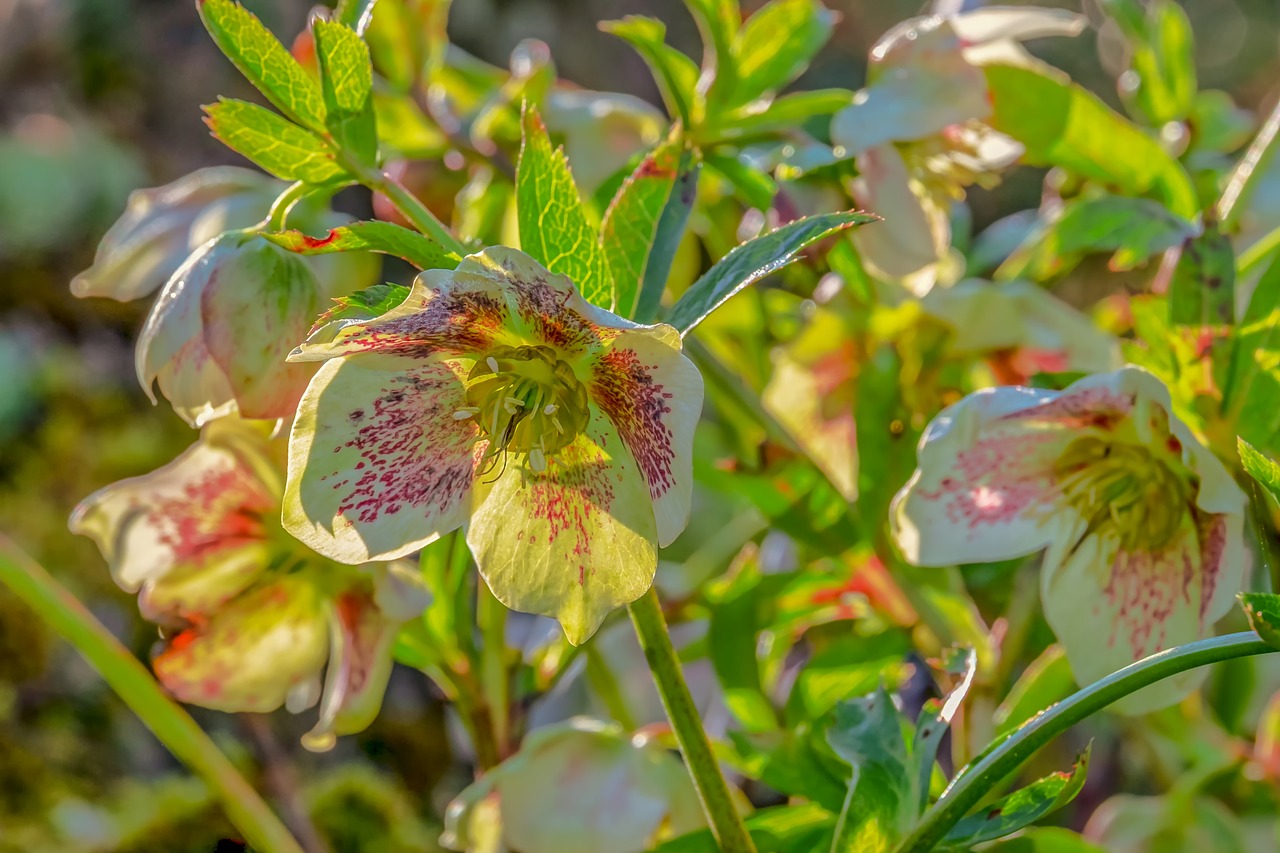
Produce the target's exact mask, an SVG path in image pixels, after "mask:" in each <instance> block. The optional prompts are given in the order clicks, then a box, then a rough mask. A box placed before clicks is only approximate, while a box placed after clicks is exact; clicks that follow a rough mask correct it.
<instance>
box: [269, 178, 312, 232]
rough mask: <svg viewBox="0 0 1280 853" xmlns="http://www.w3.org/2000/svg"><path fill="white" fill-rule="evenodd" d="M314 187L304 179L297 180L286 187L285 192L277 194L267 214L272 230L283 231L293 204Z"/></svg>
mask: <svg viewBox="0 0 1280 853" xmlns="http://www.w3.org/2000/svg"><path fill="white" fill-rule="evenodd" d="M312 189H313V187H312V186H311V185H310V184H307V183H305V182H304V181H297V182H295V183H292V184H290V185H289V186H287V187H285V190H284V192H282V193H280V195H278V196H276V200H275V201H273V202H272V203H271V212H270V213H268V214H267V227H268V228H269V229H271V230H272V231H283V230H284V227H285V220H286V219H288V217H289V211H291V210H293V206H294V205H295V204H297V203H298V202H299V201H301V200H302V199H303V197H304V196H306V195H307V194H308V193H310V192H311V190H312Z"/></svg>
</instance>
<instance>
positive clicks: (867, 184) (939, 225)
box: [831, 7, 1085, 295]
mask: <svg viewBox="0 0 1280 853" xmlns="http://www.w3.org/2000/svg"><path fill="white" fill-rule="evenodd" d="M1084 24H1085V19H1084V18H1083V17H1081V16H1080V15H1077V14H1074V13H1072V12H1067V11H1065V10H1061V9H1036V8H1030V7H1028V8H1016V7H1011V8H987V9H979V10H976V11H972V12H964V13H960V14H948V15H931V16H928V17H923V18H912V19H910V20H907V21H903V22H902V23H901V24H899V25H898V26H896V27H894V28H893V29H892V30H890V31H889V32H888V33H886V34H885V35H884V36H883V37H882V38H881V39H880V40H879V41H878V42H876V44H875V45H874V46H873V47H872V49H871V56H870V64H869V68H868V79H869V83H868V85H867V87H866V88H864V89H862V90H860V91H859V92H858V93H857V94H856V95H855V96H854V101H853V103H852V104H851V105H850V106H848V107H846V108H844V109H843V110H841V111H840V112H839V113H837V114H836V115H835V117H834V118H833V120H832V125H831V139H832V142H833V143H834V144H835V145H836V146H838V147H839V148H840V149H841V153H842V156H846V157H849V156H851V157H854V159H855V161H856V163H857V167H858V177H857V178H856V179H854V181H853V182H852V184H851V190H852V192H853V195H854V198H855V199H856V200H857V202H858V204H859V206H862V207H865V208H867V209H868V210H874V211H876V212H877V213H879V214H880V215H881V216H883V217H884V220H885V221H884V222H883V223H881V224H880V225H877V226H876V227H874V228H866V229H861V230H859V231H858V232H856V233H855V234H854V235H853V240H854V242H855V243H856V244H857V246H858V248H859V250H860V251H861V253H862V257H863V261H864V262H865V263H866V264H867V265H868V268H869V269H871V270H872V271H873V272H875V273H877V274H878V275H880V276H882V277H884V278H888V279H892V280H900V281H902V282H903V283H904V284H906V285H907V287H908V288H909V289H911V290H912V291H913V292H915V293H916V294H917V295H920V294H923V293H925V292H927V291H928V289H929V288H930V287H932V286H933V284H934V283H935V282H936V281H938V280H939V279H943V280H946V279H948V278H949V277H950V273H949V271H948V268H949V266H951V265H949V264H947V263H944V262H945V261H947V260H948V252H949V248H950V245H951V226H950V222H949V207H950V204H951V202H952V201H953V200H959V199H963V198H964V188H965V187H967V186H969V185H971V184H975V183H976V184H979V185H983V186H990V185H993V184H994V183H995V182H997V181H998V173H999V171H1000V170H1001V169H1003V168H1004V167H1006V166H1008V165H1010V164H1011V163H1013V162H1014V161H1015V160H1016V159H1017V158H1018V157H1019V156H1021V154H1022V146H1021V145H1019V144H1018V143H1017V142H1015V141H1014V140H1012V139H1010V138H1009V137H1007V136H1005V135H1004V134H1001V133H998V132H996V131H995V130H993V129H992V128H991V127H989V126H988V125H987V124H985V123H984V122H985V120H986V119H988V118H989V117H990V116H991V113H992V105H991V93H990V91H989V90H988V88H987V83H986V78H985V76H984V75H983V72H982V68H981V66H982V65H984V64H989V63H993V62H1001V63H1014V64H1026V63H1030V62H1034V60H1032V59H1031V58H1030V56H1029V55H1028V54H1027V53H1026V52H1025V51H1024V50H1023V49H1022V47H1021V46H1020V44H1019V42H1021V41H1024V40H1027V39H1032V38H1041V37H1044V36H1074V35H1077V34H1079V33H1080V32H1081V30H1083V28H1084ZM950 280H953V281H954V278H951V279H950Z"/></svg>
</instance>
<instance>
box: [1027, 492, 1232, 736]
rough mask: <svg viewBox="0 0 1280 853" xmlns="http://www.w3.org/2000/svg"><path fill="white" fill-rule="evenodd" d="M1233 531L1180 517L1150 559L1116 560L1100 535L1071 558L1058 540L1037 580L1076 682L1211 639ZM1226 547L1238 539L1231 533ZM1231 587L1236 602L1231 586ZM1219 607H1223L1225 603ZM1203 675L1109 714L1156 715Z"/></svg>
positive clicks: (1210, 520)
mask: <svg viewBox="0 0 1280 853" xmlns="http://www.w3.org/2000/svg"><path fill="white" fill-rule="evenodd" d="M1231 523H1232V522H1231V521H1230V519H1229V518H1228V517H1227V516H1221V515H1219V516H1205V515H1201V514H1198V513H1197V514H1195V516H1193V514H1192V512H1190V511H1188V512H1187V513H1186V514H1185V515H1184V518H1183V523H1182V527H1181V529H1180V530H1179V532H1178V533H1177V535H1176V536H1175V537H1174V539H1173V541H1171V542H1170V543H1169V544H1168V545H1166V546H1165V547H1164V548H1162V549H1160V550H1158V551H1155V552H1133V551H1124V550H1122V549H1121V548H1120V546H1119V543H1118V541H1117V540H1116V539H1115V538H1114V537H1106V536H1100V535H1090V536H1088V537H1086V538H1085V539H1084V541H1082V542H1080V543H1079V545H1078V546H1077V547H1075V548H1074V549H1073V548H1072V547H1071V545H1070V544H1069V543H1070V542H1071V541H1073V540H1074V538H1075V537H1066V538H1065V539H1064V541H1063V542H1061V543H1055V545H1054V547H1052V548H1050V549H1049V551H1048V552H1047V553H1046V555H1045V562H1044V567H1043V569H1042V574H1041V598H1042V600H1043V602H1044V611H1045V618H1046V619H1047V620H1048V622H1049V625H1050V626H1051V627H1052V628H1053V630H1054V633H1055V634H1057V636H1058V640H1059V642H1061V643H1062V645H1063V647H1064V648H1065V649H1066V652H1067V658H1068V659H1069V661H1070V662H1071V670H1072V672H1073V673H1074V674H1075V677H1076V681H1077V683H1079V684H1081V685H1085V684H1089V683H1091V682H1093V681H1096V680H1097V679H1099V678H1101V677H1103V676H1104V675H1107V674H1109V673H1111V672H1114V671H1116V670H1118V669H1120V668H1122V667H1125V666H1128V665H1129V664H1131V663H1133V662H1134V661H1137V660H1141V659H1142V658H1144V657H1147V656H1149V655H1152V654H1155V653H1156V652H1158V651H1161V650H1163V649H1167V648H1170V647H1172V646H1176V645H1180V644H1182V643H1189V642H1192V641H1193V640H1198V639H1201V638H1203V637H1205V636H1208V635H1209V634H1210V633H1211V632H1212V628H1213V622H1214V620H1215V619H1216V618H1217V617H1220V616H1221V615H1222V614H1223V611H1222V610H1221V609H1220V608H1219V605H1218V603H1217V602H1216V601H1215V600H1214V599H1215V588H1219V587H1220V586H1222V580H1223V578H1222V577H1221V575H1222V572H1223V570H1224V569H1225V568H1226V566H1225V564H1224V562H1223V559H1222V558H1223V555H1224V552H1225V549H1226V542H1227V541H1228V537H1229V534H1228V525H1229V524H1231ZM1232 538H1235V539H1239V531H1238V530H1237V531H1235V536H1234V537H1232ZM1238 565H1239V564H1238V563H1237V568H1236V569H1235V571H1236V572H1238V571H1239V569H1238ZM1229 586H1230V587H1231V590H1232V592H1231V594H1232V595H1234V593H1235V591H1236V587H1237V586H1238V583H1236V584H1229ZM1224 600H1226V601H1227V602H1228V606H1230V596H1226V597H1224ZM1211 607H1214V608H1219V609H1217V610H1216V612H1214V611H1211V610H1210V608H1211ZM1204 675H1205V672H1204V670H1193V671H1191V672H1188V673H1183V674H1182V675H1178V676H1175V677H1173V678H1168V679H1165V680H1163V681H1161V682H1159V683H1157V684H1154V685H1152V686H1151V687H1148V688H1146V689H1144V690H1141V691H1139V692H1138V693H1135V694H1133V695H1131V696H1128V697H1126V698H1125V699H1123V700H1121V701H1120V702H1119V703H1117V704H1116V705H1115V706H1114V707H1115V709H1116V710H1118V711H1120V712H1122V713H1127V714H1140V713H1146V712H1148V711H1153V710H1156V709H1158V708H1163V707H1165V706H1167V705H1171V704H1173V703H1174V702H1177V701H1178V700H1180V699H1182V698H1183V697H1184V696H1186V695H1187V694H1188V693H1190V692H1191V691H1192V690H1194V689H1195V688H1196V687H1197V686H1198V685H1199V684H1200V683H1201V682H1202V681H1203V680H1204Z"/></svg>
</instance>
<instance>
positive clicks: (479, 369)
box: [453, 346, 590, 474]
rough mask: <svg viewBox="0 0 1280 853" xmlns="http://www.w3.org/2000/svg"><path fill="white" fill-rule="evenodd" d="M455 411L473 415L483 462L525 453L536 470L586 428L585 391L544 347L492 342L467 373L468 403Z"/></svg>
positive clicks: (543, 467)
mask: <svg viewBox="0 0 1280 853" xmlns="http://www.w3.org/2000/svg"><path fill="white" fill-rule="evenodd" d="M453 416H454V417H455V418H456V419H458V420H467V419H474V420H475V422H476V424H478V425H479V427H480V430H481V433H482V435H483V436H484V437H485V438H486V439H488V441H489V446H488V448H487V449H486V450H485V460H486V463H487V464H488V465H489V466H490V467H492V466H493V465H495V464H497V461H498V458H499V457H500V456H502V455H503V454H504V453H517V454H524V455H525V456H526V458H527V459H528V461H529V467H530V468H531V469H532V470H533V471H534V472H535V473H539V474H540V473H542V472H543V471H545V470H546V469H547V459H548V458H549V457H551V456H553V455H554V454H555V453H556V452H557V451H559V450H562V449H564V448H565V447H567V446H568V445H569V444H570V443H571V442H572V441H573V440H574V439H575V438H577V437H578V436H579V435H581V434H582V431H583V430H584V429H586V426H587V420H588V418H589V416H590V412H589V407H588V401H587V390H586V388H585V387H584V386H583V385H582V383H581V382H579V381H578V377H577V376H576V375H575V374H574V372H573V368H572V366H571V365H569V364H568V363H567V362H565V361H563V360H562V359H560V358H559V357H557V355H556V352H555V351H554V350H552V349H551V348H550V347H545V346H521V347H509V346H503V347H495V348H494V349H493V350H491V351H490V352H488V353H487V354H486V355H485V356H484V357H483V358H479V359H477V360H476V363H475V366H474V367H472V369H471V372H470V373H469V374H468V376H467V405H466V406H464V407H462V408H459V409H458V410H457V411H455V412H454V414H453Z"/></svg>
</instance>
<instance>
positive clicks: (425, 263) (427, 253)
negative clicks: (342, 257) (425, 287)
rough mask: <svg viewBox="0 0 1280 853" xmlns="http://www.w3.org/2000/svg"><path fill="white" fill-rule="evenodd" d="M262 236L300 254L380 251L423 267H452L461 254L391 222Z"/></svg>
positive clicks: (374, 222)
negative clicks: (315, 232) (318, 233)
mask: <svg viewBox="0 0 1280 853" xmlns="http://www.w3.org/2000/svg"><path fill="white" fill-rule="evenodd" d="M262 236H263V237H265V238H266V239H268V240H270V241H271V242H272V243H275V244H276V245H277V246H282V247H283V248H286V249H288V250H289V251H291V252H297V253H298V254H300V255H325V254H329V253H330V252H381V253H382V254H385V255H394V256H396V257H397V258H403V259H404V260H406V261H408V262H409V263H411V264H413V265H414V266H416V267H417V268H418V269H420V270H434V269H453V268H455V267H456V266H457V265H458V262H459V261H461V260H462V258H460V257H458V256H457V255H456V254H455V253H453V252H450V251H448V250H447V249H445V248H444V247H443V246H441V245H440V244H439V243H436V242H435V241H434V240H432V239H431V238H430V237H427V236H425V235H423V234H420V233H418V232H417V231H412V230H410V229H408V228H404V227H402V226H400V225H396V224H395V223H392V222H377V221H373V222H353V223H352V224H350V225H339V226H338V227H337V228H331V229H330V230H329V233H328V234H326V235H325V236H323V237H310V236H308V235H306V234H304V233H302V232H301V231H296V230H294V231H279V232H276V233H268V234H263V235H262Z"/></svg>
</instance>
